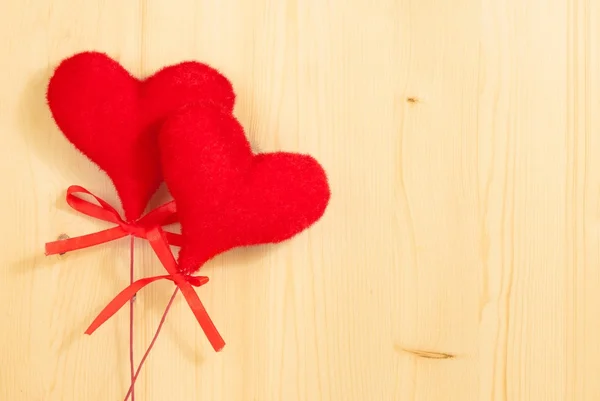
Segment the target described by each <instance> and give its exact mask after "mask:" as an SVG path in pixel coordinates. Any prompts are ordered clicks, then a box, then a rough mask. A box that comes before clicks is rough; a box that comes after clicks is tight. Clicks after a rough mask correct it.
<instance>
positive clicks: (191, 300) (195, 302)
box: [85, 226, 225, 352]
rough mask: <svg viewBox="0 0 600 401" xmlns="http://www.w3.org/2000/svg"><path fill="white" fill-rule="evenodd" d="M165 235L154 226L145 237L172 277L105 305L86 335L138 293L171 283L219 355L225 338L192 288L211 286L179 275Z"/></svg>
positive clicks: (131, 289) (132, 288)
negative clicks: (154, 286) (155, 285)
mask: <svg viewBox="0 0 600 401" xmlns="http://www.w3.org/2000/svg"><path fill="white" fill-rule="evenodd" d="M166 234H167V233H165V232H164V231H163V230H162V228H161V227H160V226H155V227H154V228H152V229H150V230H149V231H148V232H147V233H146V236H145V237H146V238H147V239H148V241H149V242H150V245H151V246H152V248H153V249H154V252H155V253H156V255H157V256H158V258H159V259H160V261H161V263H162V264H163V266H164V267H165V269H166V270H167V273H169V274H168V275H164V276H155V277H147V278H143V279H140V280H137V281H135V282H133V283H132V284H130V285H129V286H128V287H127V288H125V289H124V290H123V291H121V292H120V293H119V294H118V295H117V296H116V297H115V298H114V299H113V300H112V301H110V302H109V303H108V305H106V307H105V308H104V309H103V310H102V311H101V312H100V314H99V315H98V316H97V317H96V319H94V321H93V322H92V324H91V325H90V327H88V329H87V330H86V331H85V334H92V333H93V332H94V331H96V329H97V328H98V327H100V326H101V325H102V324H103V323H104V322H105V321H107V320H108V319H109V318H110V317H111V316H112V315H114V314H115V313H117V312H118V311H119V309H121V307H123V305H125V304H126V303H127V302H128V301H129V300H130V299H131V298H132V297H133V296H134V295H135V294H136V293H137V292H138V291H139V290H141V289H142V288H144V287H145V286H147V285H148V284H151V283H153V282H155V281H158V280H170V281H172V282H174V283H175V285H176V286H177V287H178V288H179V290H180V291H181V293H182V294H183V296H184V297H185V300H186V301H187V303H188V305H189V306H190V308H191V309H192V313H193V314H194V316H195V317H196V320H197V321H198V323H199V324H200V327H202V330H203V331H204V333H205V334H206V337H207V338H208V341H209V342H210V344H211V345H212V347H213V348H214V350H215V351H217V352H218V351H221V350H222V349H223V347H224V346H225V341H223V338H222V337H221V335H220V334H219V331H218V330H217V328H216V327H215V325H214V323H213V322H212V320H211V319H210V316H208V313H207V312H206V309H205V308H204V305H202V301H200V298H199V297H198V294H196V291H194V288H193V287H200V286H201V285H204V284H206V283H207V282H208V277H205V276H192V275H189V274H183V273H181V272H179V270H178V266H177V261H176V260H175V257H174V256H173V253H172V252H171V248H169V241H168V238H167V235H166Z"/></svg>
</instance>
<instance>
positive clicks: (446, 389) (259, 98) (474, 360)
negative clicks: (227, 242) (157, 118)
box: [0, 0, 600, 401]
mask: <svg viewBox="0 0 600 401" xmlns="http://www.w3.org/2000/svg"><path fill="white" fill-rule="evenodd" d="M0 38H2V39H0V65H1V66H2V68H1V69H0V71H1V73H0V88H1V89H2V90H1V91H0V138H1V140H2V146H0V152H1V153H0V155H1V157H0V176H1V177H2V180H3V183H4V190H3V196H2V197H1V198H0V218H1V221H2V224H3V229H2V230H0V241H1V242H0V243H2V252H1V253H0V262H2V264H1V265H2V268H0V318H1V319H0V322H1V323H0V324H1V326H0V327H1V330H0V339H1V341H0V361H1V362H2V363H1V364H0V365H1V367H0V400H10V401H71V400H89V401H107V400H108V401H113V400H114V401H117V400H121V399H122V397H123V396H124V394H125V392H126V390H127V387H128V357H127V338H128V334H127V329H128V323H127V321H128V312H127V308H124V309H123V310H122V311H121V312H119V313H118V314H117V315H116V316H115V317H114V318H112V319H111V320H109V321H108V322H107V323H106V324H105V325H104V326H102V328H101V329H100V330H98V331H97V332H96V333H94V335H92V336H84V335H83V331H84V329H85V327H86V326H87V325H88V324H89V323H90V321H91V319H92V318H93V317H94V315H95V314H96V313H98V311H99V310H100V309H101V308H102V307H103V306H104V305H105V303H106V302H107V301H109V300H110V299H111V298H112V296H114V295H115V294H116V293H117V292H118V291H119V290H120V289H122V288H123V287H124V286H125V285H126V284H127V281H128V272H127V270H128V268H127V265H128V241H127V240H125V239H124V240H121V241H117V242H113V243H110V244H107V245H103V246H99V247H96V248H93V249H89V250H85V251H79V252H76V253H72V254H69V255H64V256H61V257H45V256H44V255H43V244H44V242H46V241H49V240H53V239H55V238H56V237H58V235H60V234H62V233H66V234H68V235H70V236H75V235H78V234H84V233H88V232H92V231H97V230H99V229H101V228H105V227H107V225H104V224H102V223H99V222H96V221H92V220H91V219H87V218H85V217H82V216H80V215H77V214H75V213H73V212H71V211H70V210H69V209H68V207H67V205H66V204H65V202H64V191H65V190H66V188H67V187H68V186H69V185H71V184H82V185H84V186H86V187H87V188H88V189H90V190H92V191H94V192H95V193H97V194H98V195H100V196H102V197H104V198H105V199H107V200H109V201H110V202H112V203H114V204H116V195H115V193H114V190H113V189H112V187H111V185H110V182H109V180H108V179H107V178H106V177H105V176H104V175H103V174H102V173H101V172H99V171H98V169H97V168H96V167H95V166H93V165H92V164H91V163H89V162H87V161H86V160H85V158H84V157H83V156H81V155H80V154H78V153H77V152H76V151H75V150H74V149H73V148H72V147H71V146H70V144H69V143H68V142H67V141H66V140H65V139H64V138H63V137H62V136H61V134H60V132H59V131H58V129H57V128H56V126H55V125H54V124H53V122H52V119H51V117H50V114H49V111H48V109H47V106H46V104H45V100H44V91H45V85H46V84H47V80H48V78H49V75H50V73H51V71H52V68H53V67H54V66H56V64H57V63H58V62H59V61H60V60H61V59H62V58H64V57H66V56H69V55H71V54H73V53H75V52H78V51H82V50H90V49H92V50H100V51H105V52H107V53H108V54H110V55H111V56H113V57H115V58H117V59H118V60H119V61H120V62H121V63H122V64H123V65H124V66H125V67H126V68H128V69H130V70H131V71H132V72H134V73H136V74H139V75H148V74H150V73H152V72H154V71H155V70H156V69H158V68H160V67H162V66H164V65H167V64H171V63H174V62H177V61H182V60H186V59H195V60H199V61H203V62H208V63H210V64H211V65H213V66H215V67H217V68H219V69H220V70H221V71H222V72H223V73H225V74H226V75H227V76H228V77H229V78H230V79H231V80H232V82H233V83H234V85H235V88H236V91H237V93H238V103H237V105H236V109H235V114H236V116H237V117H238V118H239V119H240V121H241V123H242V124H243V125H244V127H245V128H246V130H247V134H248V137H249V138H250V140H251V142H252V145H253V147H254V148H255V149H256V150H259V151H273V150H280V149H281V150H287V151H296V152H303V153H311V154H312V155H314V156H315V157H317V158H318V159H319V160H320V161H321V163H322V164H323V165H324V167H325V168H326V169H327V171H328V175H329V178H330V182H331V187H332V191H333V196H332V199H331V204H330V206H329V208H328V210H327V212H326V214H325V216H324V217H323V219H322V220H321V221H320V222H319V223H317V224H316V225H315V226H313V227H312V228H311V229H310V230H308V231H306V232H304V233H302V234H301V235H299V236H298V237H296V238H294V239H293V240H290V241H287V242H286V243H284V244H280V245H278V246H264V247H256V248H250V249H239V250H234V251H232V252H229V253H227V254H224V255H222V256H220V257H218V258H216V259H215V260H213V261H211V262H210V264H209V265H207V267H206V268H205V271H206V274H208V275H209V276H210V278H211V281H210V285H208V286H205V287H202V289H200V290H199V293H200V295H201V297H202V299H203V300H204V302H205V305H206V307H207V309H208V310H209V312H210V314H211V316H212V318H213V319H214V321H215V323H216V325H217V327H218V328H219V329H220V331H221V333H222V334H223V336H224V337H225V340H226V341H227V346H226V347H225V349H224V350H223V352H221V353H218V354H216V353H214V352H213V351H212V349H211V348H210V346H209V345H208V343H207V341H206V339H205V337H204V335H203V333H202V331H201V330H200V329H199V327H197V323H195V320H194V319H193V316H192V315H191V313H190V312H189V309H188V307H187V305H186V304H185V302H183V301H182V299H181V298H178V300H177V302H176V304H175V307H174V309H173V310H172V312H171V314H170V315H169V317H168V319H167V324H166V327H165V329H164V331H163V333H162V334H161V337H160V339H159V341H158V343H157V345H156V347H155V349H154V351H153V353H152V354H151V357H150V358H149V360H148V363H147V365H146V367H145V369H144V370H143V373H142V376H141V377H140V380H139V382H138V385H137V391H136V399H139V400H146V401H164V400H182V401H183V400H212V401H294V400H310V401H317V400H324V401H340V400H344V401H469V400H479V401H488V400H490V401H503V400H507V401H508V400H510V401H521V400H522V401H538V400H539V401H542V400H543V401H595V400H598V399H600V380H598V378H597V377H598V373H599V372H600V341H599V339H600V323H599V322H600V268H599V267H600V226H599V224H598V223H599V218H600V120H599V119H598V117H597V116H598V115H600V113H599V112H598V108H599V106H600V39H598V38H600V3H599V2H597V1H593V0H544V1H543V0H506V1H495V0H441V1H440V0H436V1H434V0H419V1H410V0H383V1H368V0H355V1H352V2H344V1H342V0H323V1H317V0H306V1H304V2H300V1H297V0H254V1H252V2H247V1H241V0H221V1H219V2H216V1H209V0H174V1H172V2H167V1H163V0H140V1H138V2H132V1H127V2H124V1H116V0H104V1H100V0H86V1H79V2H73V1H68V0H36V1H32V0H29V1H17V0H4V1H3V2H2V5H0ZM166 197H167V194H166V192H165V191H162V192H161V193H160V194H159V195H158V196H157V198H156V199H155V200H154V203H156V204H157V203H158V202H160V201H161V200H164V199H165V198H166ZM161 271H162V267H161V266H160V265H159V264H158V263H157V261H156V258H155V256H154V255H153V254H152V252H151V250H150V249H149V247H148V245H147V244H145V243H143V242H142V241H137V242H136V275H137V276H138V277H142V276H147V275H153V274H159V273H161ZM171 291H172V285H169V284H167V283H161V284H156V285H155V286H152V287H149V288H147V289H145V290H144V291H142V292H141V293H140V294H138V297H137V300H136V318H135V325H136V357H137V358H138V360H139V357H140V356H141V353H142V352H143V350H144V349H145V347H146V346H147V344H148V343H149V341H150V340H151V338H152V335H153V333H154V330H155V328H156V326H157V324H158V320H159V318H160V315H161V313H162V310H163V309H164V307H165V305H166V303H167V301H168V298H169V296H170V293H171Z"/></svg>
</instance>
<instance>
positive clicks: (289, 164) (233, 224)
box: [159, 105, 330, 273]
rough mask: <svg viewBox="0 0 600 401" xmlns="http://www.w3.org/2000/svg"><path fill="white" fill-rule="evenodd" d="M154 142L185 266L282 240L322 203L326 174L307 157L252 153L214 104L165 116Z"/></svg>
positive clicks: (307, 222)
mask: <svg viewBox="0 0 600 401" xmlns="http://www.w3.org/2000/svg"><path fill="white" fill-rule="evenodd" d="M199 133H202V135H199ZM159 144H160V152H161V164H162V169H163V175H164V178H165V182H166V184H167V187H168V188H169V190H170V192H171V194H172V195H173V198H174V199H175V202H176V204H177V214H178V216H179V220H180V222H181V232H182V236H183V244H182V247H181V250H180V253H179V266H180V269H181V270H182V272H184V273H191V272H193V271H195V270H198V269H199V268H200V267H201V266H202V265H203V264H204V263H205V262H206V261H208V260H209V259H211V258H212V257H213V256H215V255H217V254H219V253H222V252H225V251H227V250H229V249H231V248H234V247H238V246H247V245H256V244H265V243H277V242H280V241H283V240H285V239H288V238H290V237H292V236H294V235H295V234H297V233H299V232H301V231H303V230H304V229H306V228H308V227H309V226H310V225H312V224H313V223H314V222H316V221H317V220H318V219H319V218H320V217H321V216H322V215H323V213H324V212H325V209H326V207H327V204H328V202H329V198H330V190H329V185H328V181H327V176H326V174H325V171H324V170H323V168H322V167H321V165H320V164H319V163H318V162H317V161H316V160H315V159H314V158H312V157H311V156H308V155H302V154H294V153H285V152H276V153H265V154H256V155H255V154H253V153H252V150H251V148H250V144H249V142H248V140H247V139H246V136H245V134H244V130H243V128H242V126H241V125H240V124H239V123H238V121H237V120H236V119H235V118H234V117H233V116H232V115H231V114H230V113H226V112H224V111H222V110H220V109H219V108H217V107H208V106H206V105H193V106H189V107H185V108H184V109H182V110H180V111H179V112H178V113H177V114H175V115H173V116H172V117H170V118H169V119H167V120H166V121H165V123H164V125H163V127H162V129H161V132H160V134H159Z"/></svg>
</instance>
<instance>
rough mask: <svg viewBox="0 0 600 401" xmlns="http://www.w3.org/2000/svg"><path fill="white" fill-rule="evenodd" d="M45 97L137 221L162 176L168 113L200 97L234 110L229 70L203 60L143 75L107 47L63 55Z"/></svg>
mask: <svg viewBox="0 0 600 401" xmlns="http://www.w3.org/2000/svg"><path fill="white" fill-rule="evenodd" d="M47 100H48V104H49V106H50V109H51V111H52V116H53V117H54V120H55V121H56V123H57V125H58V127H59V128H60V129H61V131H62V132H63V134H64V135H65V136H66V138H67V139H68V140H69V141H70V142H72V143H73V145H74V146H75V147H76V148H77V149H78V150H79V151H81V152H82V153H83V154H84V155H86V156H87V157H88V158H89V159H90V160H91V161H92V162H94V163H96V164H97V165H98V166H99V167H100V168H101V169H102V170H104V171H105V172H106V173H107V174H108V176H109V177H110V179H111V180H112V182H113V184H114V186H115V188H116V190H117V193H118V195H119V198H120V200H121V203H122V206H123V209H124V212H125V217H126V218H127V220H129V221H133V220H136V219H138V218H139V217H140V216H141V215H142V213H143V212H144V209H145V208H146V205H147V203H148V201H149V200H150V198H151V197H152V196H153V194H154V193H155V192H156V190H157V189H158V187H159V185H160V183H161V181H162V176H161V170H160V165H159V151H158V143H157V135H158V131H159V129H160V125H161V123H162V121H163V120H164V118H165V117H167V116H168V115H169V114H170V113H171V112H173V111H175V110H177V109H178V108H179V107H181V106H183V105H185V104H187V103H190V102H194V101H201V100H204V101H210V102H214V104H216V105H218V106H219V107H222V108H223V109H224V110H225V111H226V112H231V111H232V109H233V106H234V102H235V94H234V91H233V88H232V85H231V83H230V82H229V81H228V80H227V78H225V77H224V76H223V75H221V74H220V73H219V72H218V71H217V70H215V69H214V68H212V67H210V66H208V65H205V64H202V63H198V62H183V63H179V64H176V65H172V66H169V67H166V68H163V69H162V70H160V71H158V72H157V73H155V74H154V75H153V76H151V77H149V78H147V79H144V80H139V79H137V78H135V77H134V76H132V75H131V74H130V73H129V72H128V71H127V70H125V69H124V68H123V67H122V66H121V65H120V64H119V63H118V62H117V61H115V60H113V59H111V58H110V57H108V56H107V55H105V54H103V53H99V52H83V53H78V54H75V55H74V56H71V57H69V58H67V59H65V60H63V61H62V62H61V63H60V65H59V66H58V67H57V69H56V71H55V72H54V75H53V76H52V78H51V79H50V82H49V85H48V92H47Z"/></svg>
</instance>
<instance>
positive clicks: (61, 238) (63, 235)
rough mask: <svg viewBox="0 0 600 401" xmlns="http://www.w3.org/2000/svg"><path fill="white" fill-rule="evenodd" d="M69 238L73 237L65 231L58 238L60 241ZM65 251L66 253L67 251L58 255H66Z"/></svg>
mask: <svg viewBox="0 0 600 401" xmlns="http://www.w3.org/2000/svg"><path fill="white" fill-rule="evenodd" d="M69 238H71V237H69V236H68V235H67V234H64V233H63V234H61V235H59V236H58V238H57V239H58V240H59V241H64V240H66V239H69ZM65 253H66V252H62V253H59V254H58V255H59V256H62V255H64V254H65Z"/></svg>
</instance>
